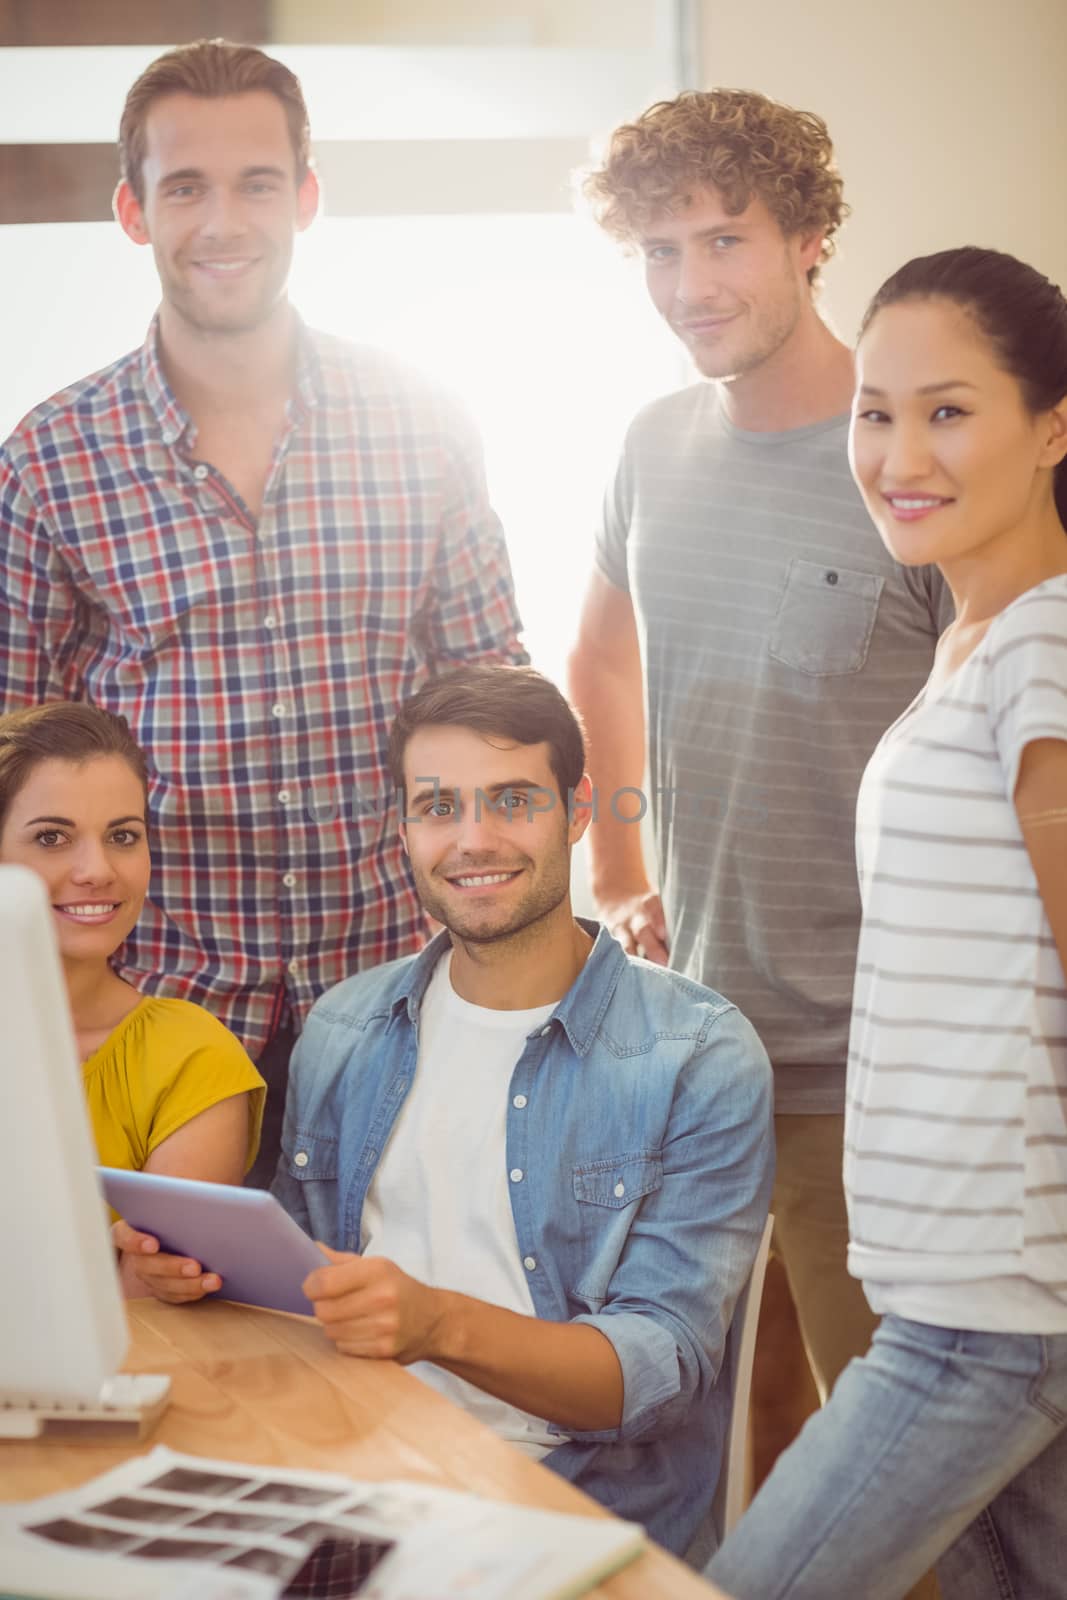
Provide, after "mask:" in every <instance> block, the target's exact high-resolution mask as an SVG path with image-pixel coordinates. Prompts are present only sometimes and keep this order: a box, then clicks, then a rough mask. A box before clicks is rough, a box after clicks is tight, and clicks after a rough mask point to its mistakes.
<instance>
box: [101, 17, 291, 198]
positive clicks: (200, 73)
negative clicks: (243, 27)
mask: <svg viewBox="0 0 1067 1600" xmlns="http://www.w3.org/2000/svg"><path fill="white" fill-rule="evenodd" d="M253 89H265V90H266V91H267V93H268V94H272V95H275V96H276V97H277V99H279V100H280V101H281V103H282V107H283V109H284V111H285V117H286V121H287V122H288V124H289V139H290V142H291V143H292V146H293V156H294V158H295V160H296V181H297V183H298V184H300V183H302V182H303V181H304V178H305V177H306V176H307V172H308V167H309V166H310V163H311V133H310V129H309V127H308V114H307V106H306V105H305V104H304V96H303V93H302V91H301V88H300V80H299V79H298V78H297V77H296V75H295V73H292V72H290V71H289V68H288V67H286V66H283V65H282V63H281V62H280V61H275V59H274V57H273V56H268V55H266V54H265V53H264V52H263V51H262V50H257V49H256V47H255V45H251V44H231V43H230V42H229V40H227V39H197V40H196V41H195V42H194V43H193V44H183V45H181V46H180V47H179V48H178V49H177V50H168V51H167V52H166V54H165V55H162V56H158V57H157V58H156V60H155V61H153V62H152V63H151V64H150V65H149V66H147V67H146V68H145V70H144V71H143V72H142V73H141V76H140V77H139V78H138V79H137V82H136V83H135V84H134V85H133V87H132V89H131V90H130V92H129V94H128V95H127V96H126V104H125V106H124V107H123V109H122V121H121V122H120V123H119V163H120V166H121V169H122V176H123V177H124V178H125V180H126V182H127V183H128V184H129V186H130V188H131V189H132V190H133V192H134V195H135V196H136V197H137V200H138V202H139V203H141V204H143V203H144V175H143V168H144V158H145V122H146V120H147V118H148V113H149V111H150V109H151V107H152V104H153V102H154V101H156V100H160V99H162V98H163V96H164V95H167V94H195V95H199V96H200V97H201V98H202V99H205V100H215V99H221V98H222V97H223V96H224V95H230V94H248V93H250V92H251V91H252V90H253Z"/></svg>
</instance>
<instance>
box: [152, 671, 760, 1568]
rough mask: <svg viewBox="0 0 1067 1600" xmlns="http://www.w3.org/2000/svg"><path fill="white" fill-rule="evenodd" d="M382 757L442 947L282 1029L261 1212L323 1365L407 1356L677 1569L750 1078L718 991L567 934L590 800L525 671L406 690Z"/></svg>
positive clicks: (697, 1530)
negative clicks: (270, 1174) (300, 1297)
mask: <svg viewBox="0 0 1067 1600" xmlns="http://www.w3.org/2000/svg"><path fill="white" fill-rule="evenodd" d="M389 756H390V770H391V773H392V776H393V780H394V782H396V784H397V786H398V788H400V789H402V790H403V793H404V797H405V806H404V816H405V821H404V824H403V826H404V839H405V846H406V849H407V851H408V854H409V856H410V859H411V864H412V867H413V869H414V874H415V881H416V885H417V888H418V892H419V896H420V899H421V900H422V902H423V905H424V906H425V908H426V910H427V911H428V912H429V913H430V914H431V915H432V916H433V917H435V918H436V919H437V920H438V921H439V922H441V923H443V924H444V925H445V927H446V929H447V931H446V932H444V933H441V934H439V935H438V936H437V938H435V939H434V940H433V942H432V943H431V944H430V945H429V946H428V947H427V948H426V949H425V950H424V951H423V952H422V954H421V955H419V956H416V957H413V958H408V959H406V960H401V961H394V962H391V963H389V964H388V965H386V966H382V967H378V968H377V969H375V970H373V971H370V972H361V973H359V974H357V975H356V976H354V977H352V978H349V979H348V980H347V981H346V982H344V983H341V984H339V985H338V986H337V987H336V988H334V989H332V990H330V991H329V992H328V993H327V994H325V995H324V996H323V997H322V998H321V999H320V1000H319V1001H318V1003H317V1004H316V1005H315V1007H314V1008H313V1010H312V1011H311V1014H310V1017H309V1020H308V1022H307V1025H306V1027H305V1030H304V1032H303V1033H302V1034H301V1037H300V1040H299V1043H298V1045H297V1049H296V1052H295V1054H294V1056H293V1061H292V1067H291V1078H290V1089H289V1098H288V1103H287V1106H286V1117H285V1128H284V1133H283V1136H282V1157H281V1160H280V1162H279V1166H278V1172H277V1176H276V1178H275V1181H274V1193H275V1194H276V1195H277V1197H278V1198H279V1199H280V1200H281V1201H282V1203H283V1204H284V1206H285V1207H286V1209H287V1210H288V1211H289V1212H290V1213H291V1215H292V1216H294V1217H295V1218H296V1220H297V1221H298V1222H299V1223H300V1225H301V1226H302V1227H303V1228H304V1229H305V1230H306V1231H307V1232H308V1233H310V1234H311V1235H312V1236H313V1237H314V1238H316V1239H319V1240H321V1241H323V1242H324V1243H325V1244H326V1245H327V1246H328V1247H330V1250H331V1253H333V1254H334V1260H333V1264H331V1265H330V1266H325V1267H322V1268H320V1269H319V1270H318V1271H316V1272H313V1273H312V1274H311V1276H310V1277H309V1278H308V1279H307V1280H306V1282H305V1285H304V1287H305V1292H306V1293H307V1294H308V1296H309V1298H310V1299H311V1300H312V1301H313V1302H314V1306H315V1312H316V1315H317V1316H318V1318H319V1320H320V1321H321V1323H322V1325H323V1329H324V1331H325V1333H326V1335H327V1337H328V1338H330V1339H332V1340H333V1342H334V1344H335V1345H336V1346H337V1348H338V1349H339V1350H341V1351H343V1352H346V1353H348V1354H352V1355H359V1356H372V1357H383V1358H390V1357H391V1358H393V1359H395V1360H398V1361H401V1362H404V1363H405V1364H416V1365H415V1370H416V1372H417V1374H418V1376H419V1377H421V1378H423V1379H424V1380H425V1381H426V1382H428V1383H431V1384H432V1385H433V1386H434V1387H435V1388H438V1389H440V1390H442V1391H443V1392H444V1393H446V1394H448V1395H449V1396H450V1397H451V1398H452V1399H453V1400H455V1401H457V1402H458V1403H459V1404H461V1405H463V1406H464V1408H465V1409H467V1410H468V1411H471V1412H473V1413H474V1414H475V1415H476V1416H479V1417H480V1418H481V1419H482V1420H483V1421H485V1422H486V1423H488V1425H489V1426H491V1427H492V1428H493V1429H494V1430H495V1431H496V1432H497V1433H498V1434H500V1435H501V1436H502V1437H504V1438H506V1439H508V1440H510V1441H511V1442H513V1443H514V1444H516V1445H517V1446H518V1447H519V1448H520V1449H522V1450H524V1451H525V1452H526V1453H527V1454H529V1455H532V1456H535V1457H539V1458H543V1459H544V1461H545V1464H546V1465H547V1466H550V1467H553V1468H555V1470H556V1471H557V1472H559V1473H561V1474H562V1475H563V1476H564V1477H567V1478H570V1479H572V1480H573V1481H574V1482H576V1483H578V1484H579V1485H580V1486H581V1487H582V1488H583V1489H585V1490H587V1491H588V1492H589V1493H590V1494H592V1495H593V1496H594V1497H595V1498H596V1499H598V1500H600V1501H601V1502H602V1503H603V1504H604V1505H606V1506H609V1507H610V1508H611V1509H612V1510H613V1511H616V1512H618V1513H619V1514H620V1515H622V1516H625V1517H631V1518H634V1519H635V1520H637V1521H640V1522H643V1523H644V1524H645V1525H646V1526H647V1528H648V1530H649V1532H650V1533H651V1534H652V1535H653V1536H654V1537H655V1538H656V1539H658V1540H659V1541H660V1542H661V1543H663V1544H665V1545H666V1546H668V1548H670V1549H672V1550H674V1551H677V1552H679V1553H682V1552H684V1551H686V1549H687V1548H688V1547H689V1546H690V1545H691V1544H692V1543H693V1541H694V1539H696V1541H697V1543H696V1546H695V1547H694V1550H693V1554H694V1556H696V1555H697V1554H698V1553H703V1552H704V1551H706V1550H707V1548H708V1546H707V1543H706V1541H705V1539H704V1537H703V1535H704V1532H705V1526H706V1524H707V1523H708V1522H709V1521H710V1519H709V1517H708V1512H709V1508H710V1505H711V1500H712V1496H713V1494H714V1491H715V1484H716V1478H717V1472H718V1466H719V1462H720V1458H721V1453H722V1443H723V1436H724V1432H725V1427H726V1423H727V1420H728V1408H729V1397H728V1394H727V1392H726V1381H725V1380H724V1382H723V1384H722V1385H721V1386H720V1385H718V1384H717V1383H716V1380H717V1378H718V1376H719V1372H720V1368H721V1367H722V1365H723V1358H724V1348H725V1343H726V1333H727V1329H728V1327H729V1324H730V1317H731V1314H732V1311H733V1307H734V1302H735V1300H736V1298H737V1295H738V1291H739V1290H740V1289H741V1287H742V1285H743V1283H744V1281H745V1278H746V1276H747V1274H748V1271H749V1268H750V1266H751V1263H752V1259H753V1256H754V1254H755V1250H756V1246H757V1243H758V1240H759V1236H760V1231H761V1229H762V1227H763V1222H764V1219H765V1217H766V1214H767V1206H768V1197H769V1193H770V1185H771V1169H772V1165H773V1154H772V1134H771V1085H770V1067H769V1064H768V1061H767V1057H766V1055H765V1053H764V1050H763V1047H762V1045H761V1044H760V1042H759V1040H758V1038H757V1036H756V1034H755V1032H754V1031H753V1029H752V1027H751V1026H750V1025H749V1023H748V1022H746V1020H745V1018H744V1017H743V1016H741V1014H740V1013H739V1012H738V1011H737V1010H735V1008H734V1007H733V1006H731V1005H729V1004H728V1003H727V1002H726V1001H725V1000H723V999H722V998H721V997H720V996H719V995H717V994H714V993H713V992H712V991H711V990H709V989H705V988H703V987H701V985H699V984H696V983H693V982H690V981H689V980H687V979H685V978H682V977H679V976H678V975H677V974H676V973H672V972H668V971H666V970H664V969H663V968H660V967H656V966H653V965H652V964H651V963H650V962H645V961H639V960H636V959H634V958H632V957H629V956H627V955H625V954H624V953H623V951H622V949H621V947H620V946H619V945H618V944H617V943H616V942H615V940H614V939H613V938H612V937H611V935H610V934H609V933H608V932H607V930H606V929H604V928H598V927H597V925H596V924H595V923H586V922H579V921H576V920H575V918H574V916H573V914H572V911H571V906H570V896H569V878H570V853H571V848H572V846H573V845H574V844H575V842H576V841H577V840H578V839H579V838H580V837H581V835H582V834H583V832H584V831H585V828H586V827H587V825H588V823H589V820H590V802H591V791H590V788H589V782H588V779H587V778H586V777H584V776H583V768H584V749H583V742H582V735H581V730H580V729H579V727H578V724H577V722H576V720H575V717H574V715H573V713H572V711H571V710H570V707H569V706H568V705H567V703H566V701H565V700H564V699H563V697H562V696H561V695H560V694H559V692H558V690H557V689H556V688H555V687H554V686H553V685H552V684H551V683H549V682H548V681H547V680H546V679H544V678H542V677H541V676H540V675H539V674H537V673H535V672H532V671H531V670H529V669H528V668H524V667H502V666H470V667H464V668H461V669H460V670H459V671H457V672H455V673H452V674H450V675H449V676H447V677H442V678H438V679H434V680H432V681H431V682H430V683H428V684H427V685H426V686H425V687H424V688H423V689H422V690H420V691H419V693H418V694H417V695H415V697H414V698H413V699H411V700H409V701H407V702H406V704H405V705H404V706H403V707H402V708H401V711H400V715H399V717H398V718H397V720H396V723H395V724H394V727H393V730H392V733H391V736H390V752H389ZM600 803H601V805H606V804H607V803H609V802H608V800H607V797H604V796H601V797H600ZM357 1252H358V1253H357ZM169 1259H170V1261H171V1262H173V1259H174V1258H169ZM155 1261H159V1258H155ZM154 1264H155V1262H153V1265H154ZM148 1265H149V1263H148V1262H147V1261H146V1260H142V1262H141V1263H140V1266H141V1271H142V1274H143V1275H144V1274H145V1273H146V1271H147V1269H148ZM167 1265H168V1262H167V1260H166V1259H164V1261H163V1262H161V1263H160V1265H159V1268H158V1269H157V1270H160V1271H165V1270H166V1267H167ZM186 1283H187V1284H188V1288H184V1287H183V1288H175V1290H174V1292H173V1294H172V1295H168V1297H169V1298H177V1297H179V1296H182V1295H183V1294H185V1295H187V1296H188V1297H194V1296H195V1294H196V1292H197V1286H196V1284H195V1283H191V1282H189V1280H186ZM211 1284H212V1287H214V1286H215V1285H216V1284H217V1280H211ZM161 1292H163V1291H161Z"/></svg>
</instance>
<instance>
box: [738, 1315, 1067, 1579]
mask: <svg viewBox="0 0 1067 1600" xmlns="http://www.w3.org/2000/svg"><path fill="white" fill-rule="evenodd" d="M935 1562H936V1563H937V1575H938V1581H939V1583H940V1585H941V1593H942V1600H1063V1597H1064V1596H1065V1595H1067V1334H1057V1335H1055V1336H1041V1335H1037V1334H1000V1333H968V1332H966V1331H960V1330H958V1329H955V1328H935V1327H931V1326H929V1325H927V1324H925V1323H920V1322H908V1321H905V1320H904V1319H903V1318H902V1317H892V1316H890V1317H886V1318H884V1319H883V1321H882V1324H881V1326H880V1327H879V1329H878V1331H877V1332H876V1334H875V1336H874V1341H873V1343H872V1345H871V1348H870V1350H869V1352H868V1353H867V1355H866V1356H864V1357H863V1358H862V1359H860V1360H855V1361H852V1362H850V1363H849V1365H848V1366H847V1367H846V1368H845V1370H844V1372H843V1373H842V1374H841V1377H840V1378H839V1379H838V1381H837V1385H836V1387H835V1388H834V1391H833V1394H832V1395H831V1396H830V1399H829V1401H828V1402H827V1404H826V1405H825V1406H824V1407H823V1409H822V1410H821V1411H819V1412H816V1414H815V1415H814V1416H813V1417H812V1418H810V1420H809V1421H808V1423H807V1424H806V1426H805V1427H804V1429H803V1431H802V1432H801V1434H800V1437H799V1438H798V1439H797V1440H796V1442H795V1443H794V1444H793V1445H792V1446H791V1448H790V1449H789V1450H787V1451H786V1452H785V1454H784V1455H783V1456H781V1458H780V1459H779V1461H778V1463H777V1465H776V1466H775V1468H774V1471H773V1472H772V1473H771V1475H770V1477H769V1478H768V1479H767V1481H766V1483H765V1484H764V1485H763V1487H762V1488H761V1489H760V1491H759V1493H758V1494H757V1496H756V1498H755V1500H754V1501H753V1502H752V1505H751V1507H750V1509H749V1510H748V1511H747V1512H746V1514H745V1516H744V1517H743V1518H742V1520H741V1522H740V1524H739V1525H738V1527H737V1528H736V1529H735V1530H734V1532H733V1533H732V1534H731V1535H730V1536H729V1537H728V1538H727V1539H726V1540H725V1541H724V1543H723V1545H722V1548H721V1549H720V1550H719V1551H718V1553H717V1554H716V1555H715V1557H714V1558H713V1559H712V1561H711V1563H710V1565H709V1566H708V1569H707V1576H708V1577H709V1578H710V1579H711V1580H712V1581H713V1582H714V1583H717V1584H718V1585H719V1587H720V1588H722V1589H724V1590H725V1591H726V1593H727V1594H729V1595H731V1596H734V1597H735V1600H785V1597H788V1600H900V1597H901V1596H902V1595H904V1594H906V1592H907V1591H908V1589H909V1588H910V1587H911V1585H912V1584H913V1583H914V1582H916V1580H917V1579H918V1578H920V1577H921V1576H922V1574H923V1573H924V1572H925V1571H926V1570H927V1569H928V1568H929V1567H931V1566H933V1565H934V1563H935Z"/></svg>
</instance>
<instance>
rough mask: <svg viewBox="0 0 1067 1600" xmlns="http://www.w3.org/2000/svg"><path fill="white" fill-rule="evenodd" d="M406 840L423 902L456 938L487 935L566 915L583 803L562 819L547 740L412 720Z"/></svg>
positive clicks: (480, 939)
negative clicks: (519, 739)
mask: <svg viewBox="0 0 1067 1600" xmlns="http://www.w3.org/2000/svg"><path fill="white" fill-rule="evenodd" d="M404 782H405V792H406V795H407V802H406V806H405V823H404V827H403V838H404V846H405V849H406V850H407V853H408V856H409V858H410V861H411V866H412V871H413V872H414V875H415V885H416V888H417V890H418V894H419V899H420V900H421V901H422V904H423V906H424V907H425V908H426V910H427V911H428V912H429V913H430V915H431V916H432V917H435V918H436V919H437V921H438V922H441V923H443V924H444V926H445V927H446V928H448V929H449V931H450V932H451V933H453V934H454V935H455V936H456V938H457V939H459V940H463V941H468V942H470V943H475V944H489V943H493V942H494V941H496V940H498V939H505V938H508V937H510V936H511V935H513V934H516V933H519V932H521V931H522V930H524V929H527V928H531V927H533V926H534V925H535V924H537V923H539V922H541V921H543V920H544V919H546V918H548V917H549V916H550V915H551V913H552V912H554V911H556V910H557V909H558V908H559V907H561V906H562V907H564V914H565V915H566V916H567V917H568V918H569V917H570V853H571V846H572V845H573V844H574V843H575V842H576V840H577V839H579V838H580V837H581V835H582V834H583V833H584V831H585V828H586V825H587V822H588V815H589V813H588V811H586V810H581V811H579V812H578V813H577V814H576V817H575V820H574V821H573V822H570V821H569V819H568V808H567V802H566V799H565V798H561V797H560V794H559V788H558V781H557V779H556V777H555V774H554V773H553V771H552V765H551V754H550V750H549V746H548V745H547V744H516V743H514V742H513V741H512V740H509V739H505V738H500V739H493V740H492V742H490V740H489V739H487V738H485V737H483V736H482V735H481V734H480V733H475V732H474V731H473V730H472V729H470V728H462V727H456V726H452V725H437V726H433V727H423V728H419V729H417V730H416V731H415V732H414V733H413V734H412V735H411V738H410V739H409V741H408V744H407V747H406V749H405V752H404Z"/></svg>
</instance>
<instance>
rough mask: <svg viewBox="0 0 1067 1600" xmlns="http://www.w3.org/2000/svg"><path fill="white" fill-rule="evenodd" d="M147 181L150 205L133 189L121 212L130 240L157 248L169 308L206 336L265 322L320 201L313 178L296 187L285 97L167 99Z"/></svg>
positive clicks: (150, 135) (154, 112)
mask: <svg viewBox="0 0 1067 1600" xmlns="http://www.w3.org/2000/svg"><path fill="white" fill-rule="evenodd" d="M142 182H143V192H144V202H143V204H141V203H139V202H138V200H137V198H136V196H135V195H134V193H133V191H132V189H131V188H130V186H129V184H127V183H122V184H120V185H119V188H118V191H117V192H116V196H115V209H116V213H117V215H118V218H119V221H120V222H121V224H122V226H123V228H124V229H125V231H126V233H127V234H128V235H129V237H130V238H131V239H133V240H134V241H135V242H136V243H138V244H151V246H152V251H153V254H154V256H155V260H156V268H157V270H158V272H159V281H160V285H161V287H162V291H163V299H164V303H165V304H166V305H167V306H169V307H170V308H171V309H172V310H173V311H174V312H175V313H177V315H179V316H180V317H181V318H182V319H183V320H184V321H185V322H186V323H187V324H188V325H189V326H191V327H193V328H195V329H197V330H199V331H201V332H206V333H241V332H247V331H249V330H251V329H253V328H256V327H258V326H259V325H260V324H261V323H263V322H264V321H265V320H266V319H267V318H268V317H269V316H270V314H271V313H272V311H274V309H275V308H276V307H277V306H278V305H279V304H280V303H281V302H282V301H283V300H284V296H285V285H286V280H287V279H288V276H289V264H290V261H291V259H292V253H293V239H294V237H295V234H296V233H297V232H298V231H299V230H300V229H302V228H305V227H307V225H308V223H309V222H310V221H311V219H312V217H313V216H314V214H315V209H316V206H317V203H318V186H317V183H316V180H315V177H314V174H313V173H308V175H307V177H306V178H305V179H304V180H303V182H302V183H301V184H300V185H299V186H298V185H297V182H296V155H295V152H294V150H293V145H292V141H291V138H290V133H289V125H288V122H287V120H286V115H285V110H284V107H283V106H282V103H281V101H280V100H279V99H278V98H277V96H275V95H273V94H271V93H269V92H268V91H267V90H265V89H255V90H251V91H249V92H247V93H244V94H235V95H225V96H222V97H220V98H215V99H212V98H206V97H201V96H198V95H191V94H169V95H164V96H162V97H161V98H160V99H159V100H157V101H155V102H154V103H153V105H152V107H151V109H150V110H149V112H148V117H147V120H146V124H145V159H144V165H143V168H142Z"/></svg>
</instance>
